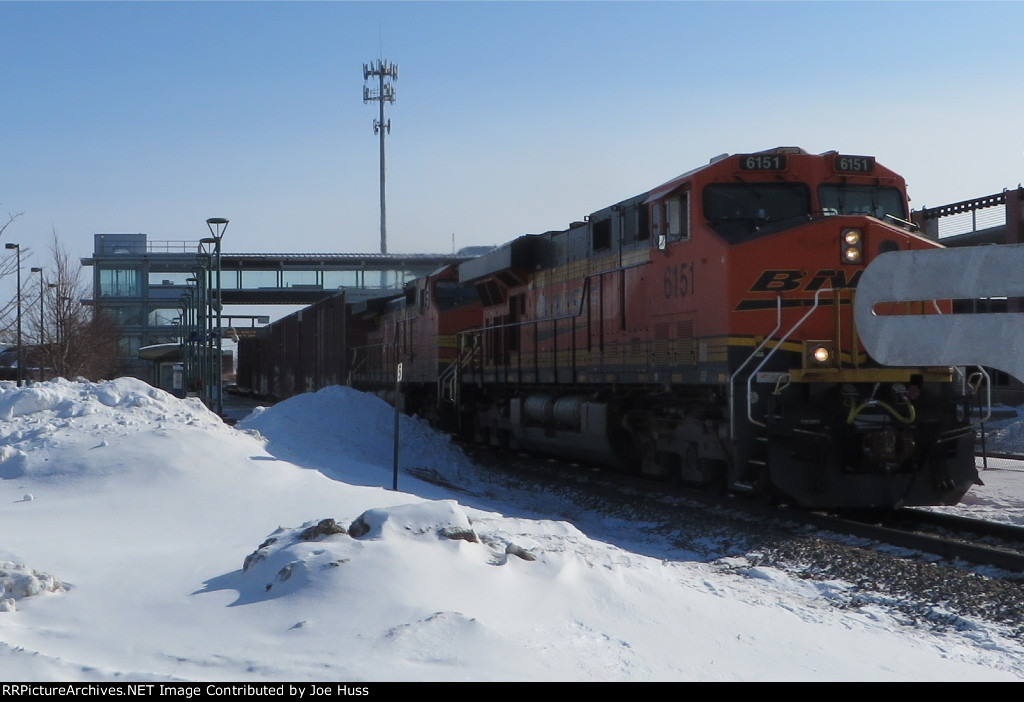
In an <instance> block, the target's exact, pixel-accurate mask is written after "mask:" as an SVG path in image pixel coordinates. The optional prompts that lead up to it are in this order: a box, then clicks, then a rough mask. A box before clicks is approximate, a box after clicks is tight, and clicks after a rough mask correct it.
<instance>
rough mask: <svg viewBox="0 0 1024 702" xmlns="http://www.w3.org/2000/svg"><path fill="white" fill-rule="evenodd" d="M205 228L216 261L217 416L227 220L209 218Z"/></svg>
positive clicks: (221, 386) (219, 408)
mask: <svg viewBox="0 0 1024 702" xmlns="http://www.w3.org/2000/svg"><path fill="white" fill-rule="evenodd" d="M206 226H207V227H208V228H209V229H210V234H211V235H212V236H213V239H214V248H213V255H214V258H215V259H216V266H217V283H216V286H217V287H216V290H217V332H216V339H217V343H216V347H215V351H214V354H215V355H216V360H215V363H216V366H215V369H214V380H215V381H216V388H215V390H214V392H215V397H216V403H217V414H219V415H223V414H224V379H223V375H224V372H223V368H224V366H223V363H224V359H223V355H222V351H221V336H222V335H221V318H220V315H221V310H222V308H223V307H224V304H223V299H222V297H221V287H220V243H221V239H223V238H224V232H225V231H227V228H228V220H226V219H224V218H223V217H210V218H209V219H208V220H206Z"/></svg>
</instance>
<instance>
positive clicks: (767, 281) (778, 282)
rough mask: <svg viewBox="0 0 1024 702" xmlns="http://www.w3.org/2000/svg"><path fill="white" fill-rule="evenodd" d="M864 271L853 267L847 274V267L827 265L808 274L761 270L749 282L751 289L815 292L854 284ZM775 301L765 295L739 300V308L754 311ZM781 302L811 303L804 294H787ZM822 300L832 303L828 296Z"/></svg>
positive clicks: (774, 304)
mask: <svg viewBox="0 0 1024 702" xmlns="http://www.w3.org/2000/svg"><path fill="white" fill-rule="evenodd" d="M863 272H864V271H863V269H861V270H859V271H851V273H852V274H853V275H852V276H850V277H849V278H847V277H846V274H847V271H844V270H841V269H824V270H820V271H818V272H817V273H815V274H814V275H809V274H808V273H807V271H795V270H768V271H765V272H764V273H762V274H761V277H759V278H758V279H757V281H755V282H754V284H753V285H751V286H750V292H752V293H776V294H778V293H784V292H792V291H794V290H799V291H803V292H816V291H818V290H821V289H822V288H832V289H839V288H855V287H857V281H858V280H860V275H861V273H863ZM776 304H778V303H776V301H775V300H774V299H772V300H767V299H765V298H763V297H762V298H754V299H748V300H740V303H739V304H738V305H736V311H738V312H741V311H746V312H753V311H756V310H767V309H774V308H775V306H776ZM781 304H782V306H783V307H805V306H807V305H810V304H811V300H810V298H804V297H800V298H788V299H784V300H782V303H781ZM822 304H824V305H829V304H832V303H831V301H828V300H825V301H822ZM842 304H846V303H845V302H844V303H842Z"/></svg>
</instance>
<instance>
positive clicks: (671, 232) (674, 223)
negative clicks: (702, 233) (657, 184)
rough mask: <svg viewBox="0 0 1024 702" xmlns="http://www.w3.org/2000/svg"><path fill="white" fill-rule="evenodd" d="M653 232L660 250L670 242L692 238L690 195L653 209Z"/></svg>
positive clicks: (673, 198) (681, 195)
mask: <svg viewBox="0 0 1024 702" xmlns="http://www.w3.org/2000/svg"><path fill="white" fill-rule="evenodd" d="M651 230H652V231H653V232H654V234H655V239H656V241H657V242H658V248H659V249H664V248H665V246H666V245H667V244H668V242H670V241H682V240H685V239H689V238H690V193H681V194H679V195H678V196H676V197H672V198H669V199H668V200H665V201H664V202H658V203H655V204H654V206H653V207H652V208H651Z"/></svg>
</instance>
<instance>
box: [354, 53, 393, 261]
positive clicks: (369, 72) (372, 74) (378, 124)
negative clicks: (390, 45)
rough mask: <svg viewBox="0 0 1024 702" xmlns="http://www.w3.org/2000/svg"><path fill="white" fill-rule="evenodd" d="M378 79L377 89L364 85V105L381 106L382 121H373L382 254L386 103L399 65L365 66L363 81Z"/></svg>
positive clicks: (384, 247) (379, 61) (378, 63)
mask: <svg viewBox="0 0 1024 702" xmlns="http://www.w3.org/2000/svg"><path fill="white" fill-rule="evenodd" d="M370 78H376V79H377V87H376V88H371V87H370V86H369V85H363V104H366V103H368V102H377V103H379V104H380V119H375V120H373V133H374V134H377V135H379V136H380V252H381V253H382V254H386V253H387V252H388V228H387V210H386V207H385V204H384V201H385V198H384V136H385V135H386V134H390V133H391V120H387V121H386V122H385V121H384V103H385V102H394V101H395V86H394V81H397V80H398V65H397V64H394V63H390V62H388V61H385V60H384V59H377V61H376V62H375V63H364V64H363V81H369V80H370Z"/></svg>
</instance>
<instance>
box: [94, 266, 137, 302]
mask: <svg viewBox="0 0 1024 702" xmlns="http://www.w3.org/2000/svg"><path fill="white" fill-rule="evenodd" d="M140 277H141V276H140V275H139V271H138V270H137V269H135V268H101V269H100V297H141V296H142V288H141V286H140V285H139V283H140Z"/></svg>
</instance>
